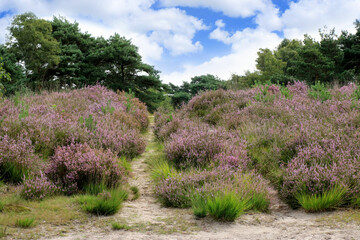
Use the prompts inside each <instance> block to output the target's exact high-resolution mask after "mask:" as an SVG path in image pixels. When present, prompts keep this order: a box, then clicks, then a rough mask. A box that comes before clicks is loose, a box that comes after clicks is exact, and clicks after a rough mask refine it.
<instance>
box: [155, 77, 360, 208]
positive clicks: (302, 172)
mask: <svg viewBox="0 0 360 240" xmlns="http://www.w3.org/2000/svg"><path fill="white" fill-rule="evenodd" d="M358 93H359V88H358V87H357V86H356V85H355V84H352V83H351V84H348V85H345V86H342V87H333V88H328V87H326V86H324V85H323V84H321V83H315V84H314V85H312V86H308V85H306V84H305V83H303V82H298V81H295V82H293V83H291V84H288V85H287V86H286V87H285V86H280V85H274V84H271V83H267V84H265V85H257V86H255V87H254V88H252V89H250V90H239V91H225V90H217V91H207V92H204V93H202V94H199V95H197V96H195V97H194V98H192V99H191V100H190V101H189V103H188V104H186V105H183V106H182V107H181V108H180V109H179V110H177V111H176V112H173V113H171V114H170V113H168V112H166V111H158V112H157V113H156V115H155V128H154V130H155V134H156V136H157V138H158V140H159V141H163V142H164V143H165V153H166V157H167V160H168V162H169V163H171V164H173V165H174V166H175V167H176V168H178V169H179V170H181V172H180V173H178V175H175V176H173V175H170V176H169V177H167V178H166V177H165V178H164V180H163V181H162V182H161V185H158V186H157V187H156V188H157V193H158V195H159V197H160V199H163V200H164V196H166V197H167V198H165V203H166V205H173V206H177V207H184V206H190V205H191V201H190V199H191V198H192V197H193V193H194V192H199V191H200V192H201V191H205V189H206V192H207V193H210V195H211V194H214V193H216V191H215V190H214V189H211V187H209V186H210V185H212V186H215V187H214V188H215V189H216V186H221V187H220V188H219V191H220V192H221V191H222V190H221V189H227V188H226V187H225V186H231V187H232V188H228V189H237V188H236V187H235V188H234V184H235V183H239V182H240V183H241V182H242V181H241V179H242V178H241V177H240V178H239V177H238V179H237V180H236V181H234V180H232V181H230V183H231V184H230V183H229V180H228V178H230V179H235V176H243V174H245V175H246V174H249V173H253V174H255V175H254V176H257V178H258V179H261V181H260V182H262V184H263V186H266V185H267V184H270V185H271V186H272V187H274V188H275V189H277V190H278V192H279V195H280V197H281V198H282V199H283V200H284V201H285V202H287V203H288V204H289V205H290V206H291V207H294V208H296V207H301V206H302V207H304V206H305V204H304V201H305V202H309V201H310V202H312V203H313V202H314V201H315V202H316V203H315V204H319V205H323V207H319V208H318V207H315V209H331V208H333V206H332V205H331V204H330V207H329V206H325V205H326V204H328V203H326V202H327V200H325V201H323V200H322V198H323V196H325V199H327V198H326V197H327V196H328V195H329V194H330V193H333V189H337V186H341V187H342V188H344V189H348V190H347V191H346V193H344V194H343V195H342V197H341V201H340V200H337V199H335V200H334V202H335V203H334V204H333V205H334V206H335V207H340V206H346V205H349V204H350V203H351V202H352V203H354V202H356V201H357V199H358V196H359V191H360V189H359V186H360V182H359V180H360V178H359V174H358V173H359V170H360V162H359V154H360V152H359V149H360V148H359V147H360V146H359V134H358V131H357V128H358V127H359V126H360V117H359V116H360V112H359V106H360V102H359V97H358V96H359V94H358ZM219 168H223V169H231V170H232V171H233V173H230V174H229V176H228V178H224V179H222V178H221V177H220V179H219V178H217V180H216V181H214V178H211V177H209V176H210V175H211V174H210V173H212V174H215V175H219V176H220V175H221V173H223V172H225V171H224V170H220V171H218V169H219ZM194 169H196V170H194ZM194 171H195V172H196V171H197V173H196V174H195V173H194ZM214 171H218V173H214ZM239 179H240V181H239ZM264 179H266V180H268V181H269V183H266V181H265V180H264ZM250 182H256V180H254V179H252V180H250ZM240 185H241V184H239V189H244V188H243V187H240ZM249 185H251V184H249ZM267 186H269V185H267ZM200 189H201V190H200ZM160 190H162V191H160ZM242 191H243V192H246V191H245V190H242ZM242 191H240V192H238V193H237V194H240V195H241V194H243V195H244V196H245V195H246V194H244V193H243V192H242ZM247 191H248V192H251V193H250V194H249V195H253V196H256V197H254V199H255V198H257V199H258V203H259V206H261V205H262V204H261V202H264V203H265V202H266V187H263V191H260V190H258V189H257V188H256V187H254V188H252V189H251V188H250V190H247ZM222 192H224V191H222ZM262 193H263V195H262ZM300 194H301V196H303V197H302V198H300V197H299V196H300ZM330 195H331V194H330ZM262 196H265V197H262ZM169 199H170V200H171V201H173V202H171V201H170V200H169ZM172 199H173V200H172ZM300 199H302V200H300ZM304 199H305V200H304ZM307 199H310V200H309V201H307ZM314 199H315V200H314ZM316 199H317V200H316ZM319 199H320V200H319ZM195 202H196V201H195ZM330 202H331V201H330ZM197 203H198V204H199V205H200V206H201V203H202V202H201V201H200V200H199V201H197ZM258 203H256V204H258ZM256 204H255V205H256ZM258 208H259V209H263V210H264V208H261V207H258ZM304 208H305V207H304ZM195 209H197V208H196V207H195ZM198 211H199V215H202V214H204V213H203V212H202V209H201V208H200V210H199V209H198ZM309 211H313V210H309ZM315 211H321V210H315Z"/></svg>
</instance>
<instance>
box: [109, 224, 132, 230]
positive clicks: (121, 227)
mask: <svg viewBox="0 0 360 240" xmlns="http://www.w3.org/2000/svg"><path fill="white" fill-rule="evenodd" d="M111 227H112V229H113V230H130V229H131V227H130V226H129V225H126V224H121V223H118V222H113V223H111Z"/></svg>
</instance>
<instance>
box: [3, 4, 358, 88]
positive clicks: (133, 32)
mask: <svg viewBox="0 0 360 240" xmlns="http://www.w3.org/2000/svg"><path fill="white" fill-rule="evenodd" d="M29 11H31V12H33V13H35V14H36V15H37V16H38V17H39V18H44V19H48V20H51V19H52V18H53V16H59V15H60V16H64V17H65V18H67V19H68V20H69V21H72V22H73V21H76V22H78V23H79V26H80V28H81V31H83V32H86V31H87V32H89V33H91V34H92V35H93V36H103V37H105V38H107V37H109V36H111V35H113V34H114V33H115V32H116V33H119V34H120V35H122V36H124V37H126V38H128V39H131V40H132V43H133V44H135V45H136V46H138V47H139V53H140V55H141V56H142V58H143V61H144V62H146V63H148V64H150V65H153V66H154V67H155V69H157V70H159V71H160V72H161V73H160V76H161V79H162V80H163V82H164V83H169V82H171V83H173V84H176V85H181V84H182V82H183V81H188V82H189V81H190V80H191V78H192V77H194V76H199V75H203V74H213V75H216V76H218V77H219V78H221V79H223V80H227V79H229V78H230V77H231V75H232V74H238V75H242V74H244V72H245V71H246V70H250V71H253V70H255V63H256V62H255V60H256V57H257V51H258V50H259V49H260V48H270V49H275V48H276V46H277V45H278V44H279V43H280V42H281V41H282V39H284V38H290V39H294V38H296V39H302V38H303V36H304V34H309V35H311V36H312V37H313V38H316V39H318V38H319V34H318V32H319V29H323V28H324V27H325V26H326V27H327V28H328V29H332V28H335V31H336V33H338V34H340V33H341V30H346V31H348V32H354V31H355V28H354V25H353V22H354V21H355V19H360V0H346V1H344V0H101V1H99V0H71V1H69V0H0V43H4V42H5V41H6V34H8V31H7V29H6V28H7V27H8V26H9V25H10V23H11V20H12V18H13V17H14V15H16V14H21V13H24V12H29Z"/></svg>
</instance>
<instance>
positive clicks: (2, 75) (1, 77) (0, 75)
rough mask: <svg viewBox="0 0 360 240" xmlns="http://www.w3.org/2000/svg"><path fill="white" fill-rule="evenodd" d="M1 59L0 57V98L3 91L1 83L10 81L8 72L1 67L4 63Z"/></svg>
mask: <svg viewBox="0 0 360 240" xmlns="http://www.w3.org/2000/svg"><path fill="white" fill-rule="evenodd" d="M2 61H3V59H2V58H1V57H0V98H2V96H3V95H4V91H5V89H4V85H3V84H2V83H3V82H8V81H10V74H9V73H8V72H6V71H5V69H4V68H3V66H4V63H3V62H2Z"/></svg>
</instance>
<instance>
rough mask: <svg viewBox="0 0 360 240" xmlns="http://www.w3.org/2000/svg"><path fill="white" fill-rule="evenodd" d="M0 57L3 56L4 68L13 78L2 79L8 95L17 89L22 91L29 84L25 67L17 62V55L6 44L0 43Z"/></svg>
mask: <svg viewBox="0 0 360 240" xmlns="http://www.w3.org/2000/svg"><path fill="white" fill-rule="evenodd" d="M0 58H2V64H3V69H4V70H5V71H6V72H7V73H9V74H10V76H11V78H10V79H7V80H6V81H2V85H3V87H4V88H5V89H6V91H5V94H6V95H12V94H14V93H15V92H16V91H21V90H23V89H25V88H26V86H27V79H26V77H25V74H24V69H23V67H22V66H21V65H19V64H17V60H16V57H15V55H14V54H13V53H11V51H10V50H9V49H8V48H7V47H5V46H4V45H0Z"/></svg>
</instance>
